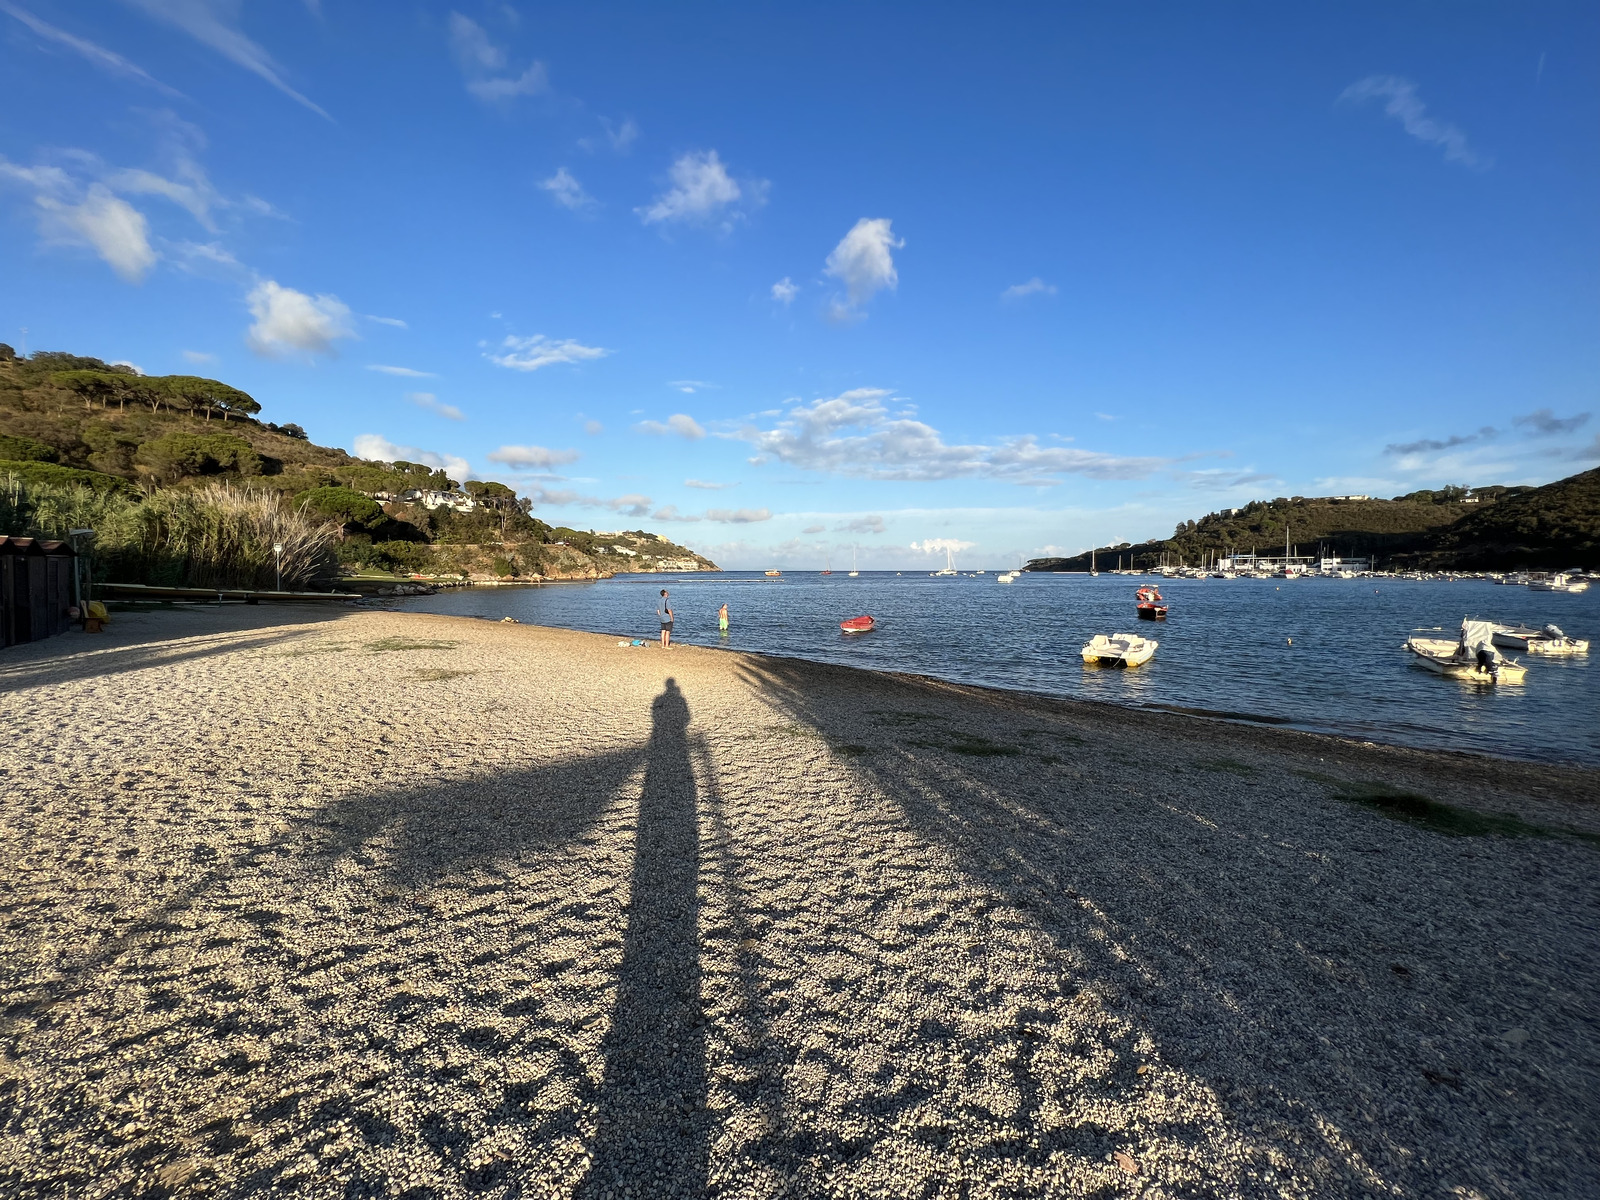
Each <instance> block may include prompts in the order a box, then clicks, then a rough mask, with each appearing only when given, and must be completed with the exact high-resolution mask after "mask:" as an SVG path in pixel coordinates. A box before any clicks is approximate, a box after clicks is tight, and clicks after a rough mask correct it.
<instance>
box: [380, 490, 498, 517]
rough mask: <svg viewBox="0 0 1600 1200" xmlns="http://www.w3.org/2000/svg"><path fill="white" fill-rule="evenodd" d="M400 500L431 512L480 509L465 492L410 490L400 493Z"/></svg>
mask: <svg viewBox="0 0 1600 1200" xmlns="http://www.w3.org/2000/svg"><path fill="white" fill-rule="evenodd" d="M374 499H376V497H374ZM400 500H401V501H402V502H404V503H406V504H420V505H422V507H423V508H426V509H430V510H431V509H435V508H450V509H454V510H455V511H456V512H464V513H466V512H471V511H472V510H473V509H475V508H477V507H478V502H477V501H476V500H474V499H473V498H472V497H471V496H469V495H467V494H466V493H465V492H439V491H434V490H433V489H431V488H429V489H423V488H408V489H407V490H406V491H403V492H401V493H400Z"/></svg>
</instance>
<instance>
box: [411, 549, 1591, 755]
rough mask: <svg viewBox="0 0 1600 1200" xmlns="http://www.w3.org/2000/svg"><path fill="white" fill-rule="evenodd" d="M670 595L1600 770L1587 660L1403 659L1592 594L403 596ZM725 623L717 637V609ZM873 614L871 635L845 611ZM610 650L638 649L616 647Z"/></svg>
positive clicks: (1581, 606) (586, 621)
mask: <svg viewBox="0 0 1600 1200" xmlns="http://www.w3.org/2000/svg"><path fill="white" fill-rule="evenodd" d="M1152 581H1154V582H1158V583H1159V584H1160V586H1161V591H1162V594H1163V595H1164V596H1165V597H1166V598H1167V599H1168V601H1169V603H1170V604H1171V606H1172V614H1171V616H1170V617H1169V619H1168V620H1166V621H1164V622H1148V621H1139V620H1137V619H1136V618H1135V616H1134V607H1133V605H1134V599H1133V593H1134V589H1135V588H1136V587H1137V586H1139V584H1141V583H1146V582H1152ZM662 587H666V588H669V589H670V590H671V592H672V603H673V608H674V609H675V610H676V612H677V614H678V622H677V628H676V630H675V631H674V635H673V637H674V640H675V641H678V642H690V643H693V644H695V645H700V646H723V647H727V648H729V649H734V650H754V651H759V652H762V653H768V654H783V655H791V656H794V657H797V658H807V659H815V660H819V661H823V662H832V663H842V664H845V665H847V666H857V667H871V668H876V669H880V670H889V671H911V672H916V673H918V674H923V675H932V676H936V677H938V678H941V679H948V680H953V681H956V682H961V683H977V684H986V685H989V686H995V687H1003V688H1016V689H1025V690H1028V691H1036V692H1044V693H1048V694H1050V695H1057V696H1073V697H1079V698H1082V699H1088V700H1100V701H1105V702H1108V703H1112V704H1127V705H1137V706H1153V707H1163V708H1181V709H1195V710H1205V711H1208V712H1213V713H1227V714H1233V715H1238V716H1247V717H1252V718H1256V719H1266V720H1271V721H1274V722H1281V723H1285V724H1289V725H1293V726H1295V727H1298V728H1302V729H1314V730H1320V731H1323V732H1328V733H1338V734H1343V735H1347V736H1353V737H1357V738H1362V739H1365V740H1369V741H1375V742H1394V743H1403V744H1408V745H1417V746H1431V747H1440V748H1446V749H1456V750H1476V751H1486V752H1490V753H1495V754H1504V755H1509V756H1512V757H1517V758H1535V759H1544V760H1552V761H1566V762H1584V763H1591V764H1597V763H1600V694H1597V689H1596V686H1595V685H1596V682H1597V679H1600V676H1597V674H1596V672H1595V671H1594V669H1593V668H1592V667H1591V666H1590V658H1589V656H1582V657H1578V658H1568V659H1558V658H1537V657H1525V656H1521V655H1515V656H1516V657H1522V658H1523V659H1524V661H1526V662H1528V663H1529V664H1530V666H1529V670H1528V676H1527V680H1526V682H1525V683H1523V684H1521V685H1520V686H1515V687H1513V686H1500V687H1483V686H1479V685H1473V684H1468V683H1462V682H1458V681H1456V680H1450V679H1444V678H1441V677H1439V676H1437V675H1433V674H1431V673H1430V672H1428V671H1426V670H1424V669H1422V668H1420V667H1417V666H1414V665H1412V661H1411V655H1410V654H1408V653H1407V652H1405V651H1404V650H1402V649H1401V647H1402V645H1403V644H1404V642H1405V639H1406V638H1407V637H1408V636H1409V635H1410V634H1411V632H1412V631H1413V630H1415V629H1418V628H1430V627H1435V626H1438V627H1442V628H1443V629H1444V630H1445V631H1446V632H1445V633H1444V634H1440V635H1436V636H1453V635H1454V631H1455V630H1456V629H1458V628H1459V626H1460V623H1461V618H1462V617H1463V616H1474V617H1483V618H1486V619H1490V620H1496V621H1503V622H1512V621H1518V622H1525V623H1527V624H1530V625H1536V626H1542V625H1545V624H1546V623H1548V622H1552V621H1553V622H1555V623H1556V624H1557V625H1559V626H1561V628H1562V629H1564V630H1566V632H1567V633H1568V634H1570V635H1572V636H1574V637H1585V638H1590V639H1591V640H1593V639H1595V638H1596V637H1597V636H1600V591H1597V590H1594V589H1591V590H1590V591H1589V592H1585V593H1583V594H1581V595H1576V596H1573V595H1565V594H1559V593H1551V592H1530V591H1528V590H1527V589H1526V588H1521V587H1502V586H1497V585H1494V584H1490V583H1481V582H1476V581H1462V582H1455V583H1447V582H1442V581H1438V582H1434V581H1413V580H1362V579H1300V580H1293V581H1284V580H1256V579H1234V580H1223V579H1204V580H1186V579H1173V580H1153V577H1139V578H1135V577H1132V576H1110V575H1101V576H1100V577H1099V578H1095V579H1091V578H1089V577H1088V576H1086V575H1024V576H1022V577H1021V578H1020V579H1018V580H1017V581H1016V583H1014V584H1011V585H1003V584H999V583H996V582H995V577H994V576H993V575H992V574H990V575H981V576H975V577H973V576H960V577H957V578H953V579H952V578H948V577H947V578H942V579H936V578H931V577H929V576H927V575H925V574H907V575H895V574H893V573H883V572H863V573H862V574H861V575H860V576H859V577H858V578H856V579H851V578H849V577H848V576H846V575H844V574H842V573H841V574H837V575H831V576H822V575H817V574H800V573H792V574H786V575H784V576H783V577H782V578H780V579H767V578H765V577H764V576H763V575H761V574H760V573H745V572H727V573H724V574H720V575H700V576H678V577H675V576H664V575H634V576H624V577H621V578H618V579H609V580H604V581H601V582H599V583H593V584H553V585H547V586H541V587H497V588H468V589H462V590H450V591H446V592H441V593H439V594H438V595H434V596H427V597H419V598H417V599H415V600H410V601H406V602H405V607H407V608H410V609H418V610H422V611H426V612H437V613H446V614H450V615H455V616H475V617H487V618H491V619H495V620H498V619H500V618H501V617H508V616H509V617H515V618H516V619H517V620H519V621H523V622H529V623H533V624H539V625H554V626H559V627H563V628H567V629H582V630H589V631H592V632H596V633H609V634H616V635H618V636H623V635H626V636H629V637H640V638H650V639H654V638H655V637H656V636H657V633H658V628H657V625H656V619H655V602H656V599H657V593H658V591H659V589H661V588H662ZM724 602H726V603H727V604H728V607H729V611H730V615H731V629H730V631H729V634H728V636H726V637H720V636H719V635H718V633H717V619H716V614H717V606H718V605H719V604H722V603H724ZM862 613H871V614H872V615H873V616H874V617H875V618H877V621H878V628H877V629H876V630H874V631H873V632H872V633H868V634H863V635H858V636H848V635H845V634H842V633H841V632H840V631H839V628H838V623H839V621H841V620H843V619H845V618H847V617H853V616H858V615H860V614H862ZM1128 631H1132V632H1139V633H1143V634H1144V635H1146V636H1148V637H1154V638H1156V639H1158V640H1159V641H1160V643H1161V648H1160V650H1159V651H1158V652H1157V654H1156V657H1155V659H1154V660H1153V661H1152V662H1151V663H1149V664H1147V665H1146V666H1143V667H1140V668H1138V669H1137V670H1132V671H1127V670H1103V669H1094V668H1086V667H1085V666H1084V665H1083V663H1082V661H1081V659H1080V658H1079V657H1078V650H1079V647H1080V646H1081V645H1082V644H1083V642H1084V641H1085V640H1086V639H1087V638H1088V637H1089V636H1090V635H1092V634H1094V633H1117V632H1128ZM617 653H618V654H623V653H632V654H641V653H645V651H643V650H636V649H630V650H626V651H625V650H622V649H618V651H617Z"/></svg>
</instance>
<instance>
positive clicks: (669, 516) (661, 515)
mask: <svg viewBox="0 0 1600 1200" xmlns="http://www.w3.org/2000/svg"><path fill="white" fill-rule="evenodd" d="M650 519H651V520H652V521H698V520H700V519H701V518H700V517H698V516H696V515H695V514H694V513H681V512H679V511H678V506H677V505H676V504H664V505H662V506H661V507H660V508H658V509H656V511H655V512H653V513H651V514H650Z"/></svg>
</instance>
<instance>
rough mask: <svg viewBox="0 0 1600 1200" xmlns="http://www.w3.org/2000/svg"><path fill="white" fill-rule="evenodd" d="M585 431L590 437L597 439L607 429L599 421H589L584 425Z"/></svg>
mask: <svg viewBox="0 0 1600 1200" xmlns="http://www.w3.org/2000/svg"><path fill="white" fill-rule="evenodd" d="M583 431H584V432H585V433H587V434H588V435H589V436H590V437H596V436H598V435H599V434H602V433H604V432H605V431H606V427H605V426H604V425H602V424H600V422H599V421H594V420H589V421H585V422H584V423H583Z"/></svg>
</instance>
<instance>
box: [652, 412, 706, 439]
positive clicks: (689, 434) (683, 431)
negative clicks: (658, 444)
mask: <svg viewBox="0 0 1600 1200" xmlns="http://www.w3.org/2000/svg"><path fill="white" fill-rule="evenodd" d="M634 428H635V429H637V430H638V431H639V432H640V433H653V434H656V435H658V436H659V435H663V434H668V433H675V434H677V435H678V436H679V437H684V438H688V439H689V440H690V441H695V442H697V441H699V440H700V439H701V438H703V437H705V435H706V431H705V427H704V426H703V425H701V424H700V422H699V421H696V420H695V419H694V418H693V417H691V416H690V415H689V414H688V413H673V414H672V415H671V416H670V417H668V418H667V419H666V421H665V422H662V421H640V422H639V423H638V424H637V425H635V426H634Z"/></svg>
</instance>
